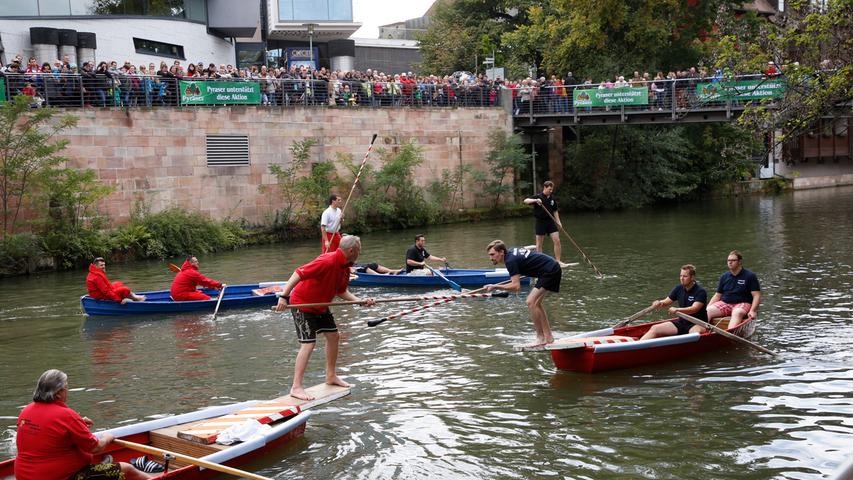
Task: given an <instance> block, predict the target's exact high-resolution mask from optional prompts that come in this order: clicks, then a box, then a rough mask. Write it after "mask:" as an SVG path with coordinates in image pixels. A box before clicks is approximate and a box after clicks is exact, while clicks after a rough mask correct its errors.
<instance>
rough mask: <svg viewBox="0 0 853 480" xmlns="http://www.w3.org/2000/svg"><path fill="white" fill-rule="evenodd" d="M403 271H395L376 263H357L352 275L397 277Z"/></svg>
mask: <svg viewBox="0 0 853 480" xmlns="http://www.w3.org/2000/svg"><path fill="white" fill-rule="evenodd" d="M401 271H403V269H402V268H398V269H397V270H394V269H392V268H388V267H386V266H384V265H379V264H378V263H376V262H370V263H356V264H353V266H352V273H378V274H380V275H397V274H398V273H400V272H401Z"/></svg>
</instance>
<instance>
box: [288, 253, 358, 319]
mask: <svg viewBox="0 0 853 480" xmlns="http://www.w3.org/2000/svg"><path fill="white" fill-rule="evenodd" d="M351 265H352V263H350V262H349V260H347V257H345V256H344V252H342V251H340V250H335V251H334V252H329V253H324V254H322V255H320V256H319V257H317V258H315V259H314V260H312V261H311V263H308V264H306V265H303V266H301V267H299V268H297V269H296V274H297V275H299V279H300V280H299V283H297V284H296V287H295V288H294V289H293V291H292V292H290V303H292V304H298V303H326V302H331V301H332V299H333V298H335V296H336V295H340V294H341V293H344V292H346V291H347V286H349V267H350V266H351ZM300 310H302V311H304V312H310V313H325V312H327V311H328V310H329V308H328V307H313V308H300Z"/></svg>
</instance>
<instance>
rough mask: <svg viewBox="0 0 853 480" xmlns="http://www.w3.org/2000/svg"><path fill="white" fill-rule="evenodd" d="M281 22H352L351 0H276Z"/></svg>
mask: <svg viewBox="0 0 853 480" xmlns="http://www.w3.org/2000/svg"><path fill="white" fill-rule="evenodd" d="M278 17H279V18H278V19H279V21H281V22H300V21H306V20H314V21H324V20H326V21H343V22H352V0H278Z"/></svg>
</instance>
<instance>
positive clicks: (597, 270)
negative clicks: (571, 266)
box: [540, 205, 604, 278]
mask: <svg viewBox="0 0 853 480" xmlns="http://www.w3.org/2000/svg"><path fill="white" fill-rule="evenodd" d="M540 207H542V210H545V213H547V214H548V216H549V217H551V220H553V221H554V225H557V219H556V218H554V216H553V215H551V212H549V211H548V209H547V208H545V205H540ZM560 231H561V232H563V235H565V236H566V238H568V239H569V241H570V242H572V245H574V246H575V248H577V249H578V251H579V252H580V253H581V255H582V256H583V259H584V260H585V261H586V263H588V264H589V266H591V267H592V269H593V270H595V274H596V275H597V276H598V278H603V277H604V274H603V273H601V270H599V269H598V267H596V266H595V264H594V263H592V260H590V259H589V256H588V255H587V254H586V252H584V251H583V249H582V248H581V247H580V245H578V244H577V242H575V239H574V238H572V236H571V235H569V232H567V231H566V229H565V228H563V227H562V225H561V226H560Z"/></svg>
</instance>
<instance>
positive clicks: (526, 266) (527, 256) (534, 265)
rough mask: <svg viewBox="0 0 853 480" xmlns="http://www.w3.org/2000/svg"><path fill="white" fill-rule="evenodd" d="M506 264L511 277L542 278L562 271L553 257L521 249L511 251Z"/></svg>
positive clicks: (505, 260) (506, 258)
mask: <svg viewBox="0 0 853 480" xmlns="http://www.w3.org/2000/svg"><path fill="white" fill-rule="evenodd" d="M504 263H505V264H506V269H507V271H509V276H510V277H511V276H513V275H519V274H520V275H523V276H525V277H540V276H542V275H544V274H547V273H554V272H557V271H560V264H559V263H557V261H556V260H554V259H553V258H552V257H549V256H548V255H545V254H544V253H539V252H535V251H533V250H528V249H526V248H521V247H515V248H511V249H509V250H508V251H507V252H506V256H505V257H504Z"/></svg>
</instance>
